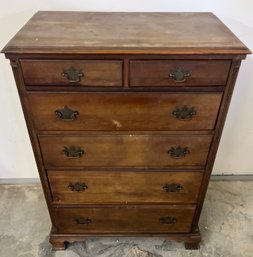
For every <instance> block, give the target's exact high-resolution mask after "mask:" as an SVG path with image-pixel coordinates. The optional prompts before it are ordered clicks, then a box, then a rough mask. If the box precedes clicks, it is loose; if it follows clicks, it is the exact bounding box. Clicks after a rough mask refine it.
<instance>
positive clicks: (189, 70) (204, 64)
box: [129, 60, 230, 86]
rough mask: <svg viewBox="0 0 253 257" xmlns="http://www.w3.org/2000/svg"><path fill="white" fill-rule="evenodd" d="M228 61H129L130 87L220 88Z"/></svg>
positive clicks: (223, 81) (224, 82) (224, 79)
mask: <svg viewBox="0 0 253 257" xmlns="http://www.w3.org/2000/svg"><path fill="white" fill-rule="evenodd" d="M229 68H230V61H224V60H215V61H212V60H211V61H210V60H207V61H186V60H182V61H178V60H173V61H131V62H130V82H129V83H130V86H208V85H209V86H218V85H220V86H222V85H225V84H226V82H227V77H228V73H229Z"/></svg>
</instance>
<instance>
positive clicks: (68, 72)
mask: <svg viewBox="0 0 253 257" xmlns="http://www.w3.org/2000/svg"><path fill="white" fill-rule="evenodd" d="M62 76H63V77H66V78H67V80H68V82H70V83H78V82H80V81H81V78H82V77H84V74H83V72H82V71H81V70H80V71H77V70H76V69H75V68H74V67H73V66H71V67H70V68H68V69H65V70H63V72H62Z"/></svg>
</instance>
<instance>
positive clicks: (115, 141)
mask: <svg viewBox="0 0 253 257" xmlns="http://www.w3.org/2000/svg"><path fill="white" fill-rule="evenodd" d="M39 140H40V145H41V151H42V155H43V159H44V164H45V166H46V167H64V166H65V167H87V166H109V167H110V166H120V167H121V166H122V167H136V166H143V167H161V166H165V167H178V166H186V167H187V166H200V167H203V166H205V164H206V158H207V154H208V151H209V146H210V142H211V140H212V136H210V135H197V136H190V135H180V136H177V137H176V136H173V135H170V136H165V135H152V136H149V135H133V134H130V133H129V134H128V135H114V136H111V135H99V134H98V135H87V136H46V135H43V136H42V135H40V136H39ZM70 146H75V147H81V148H82V149H83V150H84V152H85V153H84V155H83V156H82V157H81V158H78V159H72V158H68V157H67V156H66V155H65V154H64V153H63V149H64V147H70ZM175 146H181V147H183V148H184V147H187V148H188V149H189V151H190V153H189V154H188V155H186V156H185V157H183V158H173V157H171V156H170V154H169V153H168V151H169V150H170V149H171V147H175Z"/></svg>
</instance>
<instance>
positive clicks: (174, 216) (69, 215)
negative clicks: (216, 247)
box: [52, 205, 195, 234]
mask: <svg viewBox="0 0 253 257" xmlns="http://www.w3.org/2000/svg"><path fill="white" fill-rule="evenodd" d="M194 212H195V206H187V207H186V206H183V205H182V206H178V207H176V206H175V205H173V206H161V205H160V206H159V205H155V206H141V207H140V206H134V205H132V206H114V207H110V206H105V207H86V208H54V209H53V210H52V214H53V215H52V216H53V221H54V227H55V228H56V232H57V233H71V234H73V233H81V234H82V233H83V234H85V233H87V234H93V233H101V234H109V233H133V234H134V233H174V232H175V233H176V232H181V233H184V232H190V230H191V224H192V220H193V215H194Z"/></svg>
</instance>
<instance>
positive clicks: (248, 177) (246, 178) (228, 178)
mask: <svg viewBox="0 0 253 257" xmlns="http://www.w3.org/2000/svg"><path fill="white" fill-rule="evenodd" d="M211 180H212V181H253V174H252V175H212V176H211Z"/></svg>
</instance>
